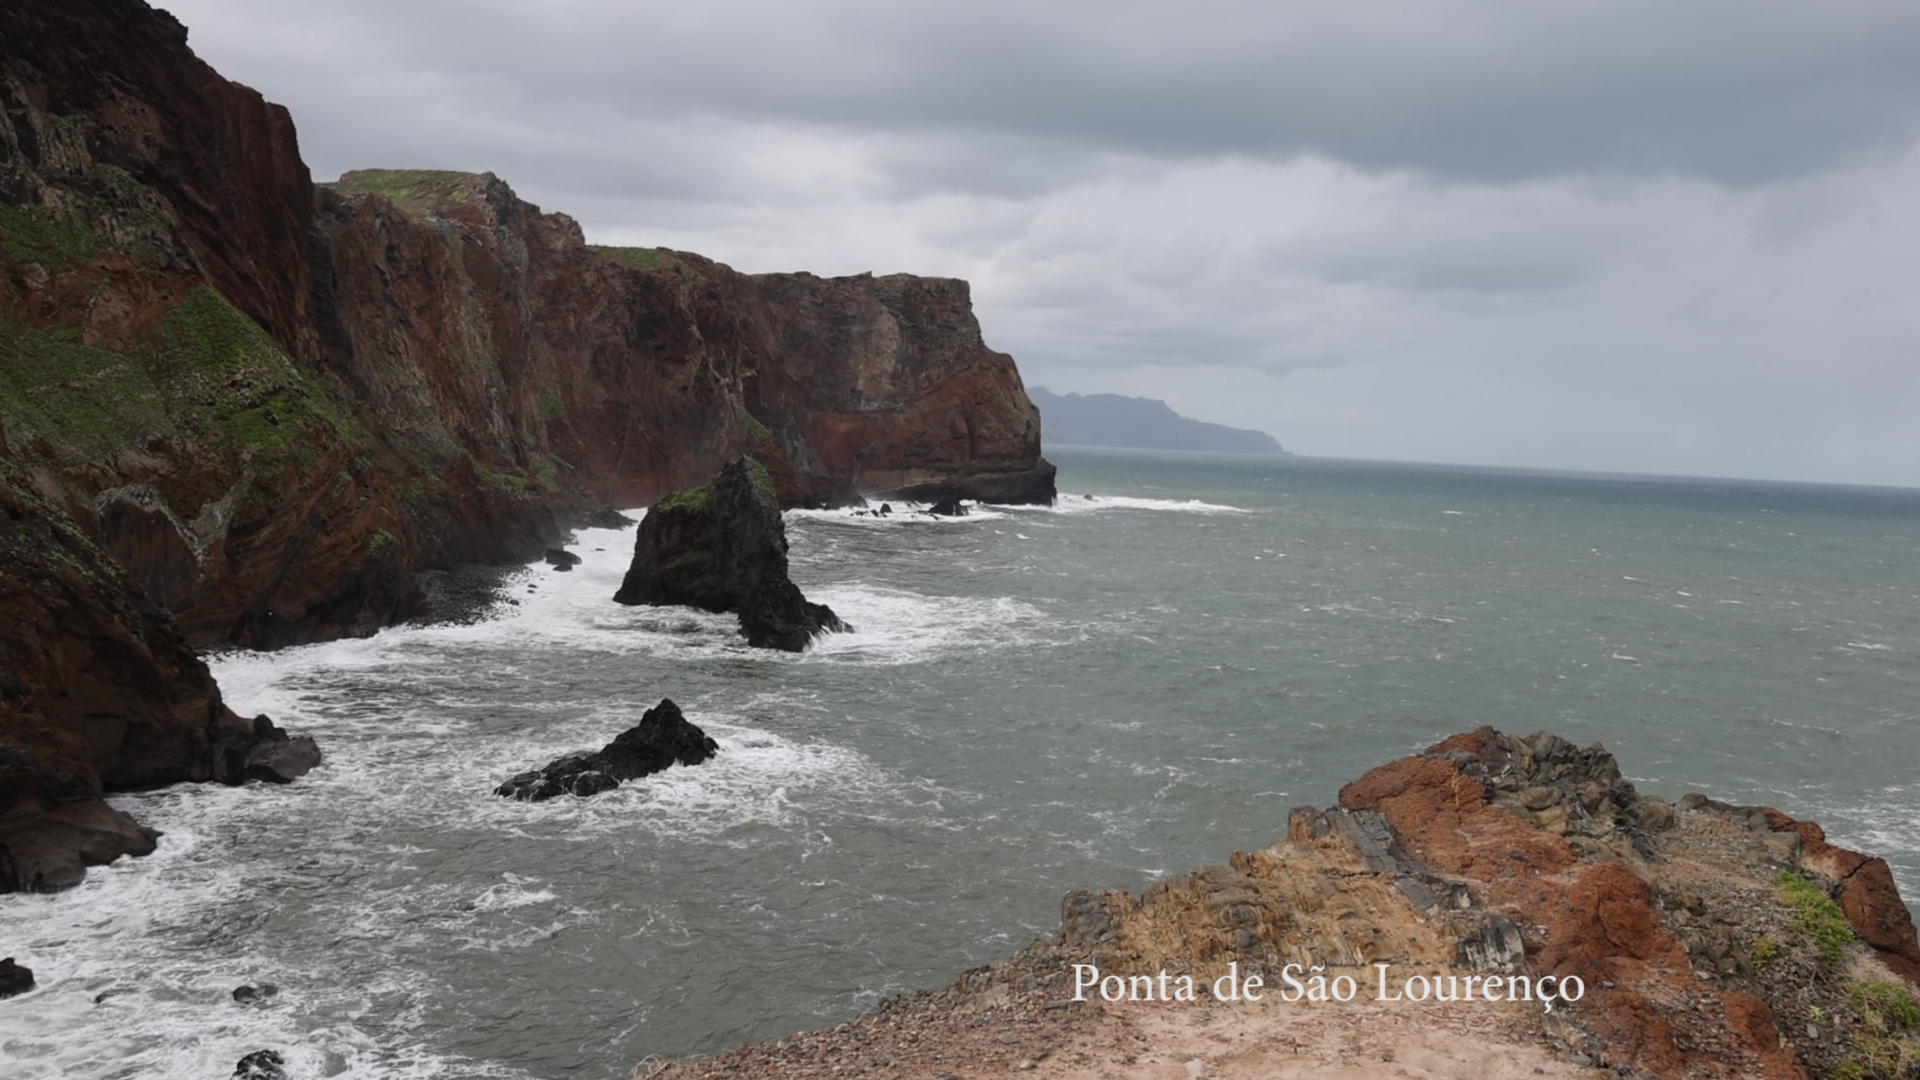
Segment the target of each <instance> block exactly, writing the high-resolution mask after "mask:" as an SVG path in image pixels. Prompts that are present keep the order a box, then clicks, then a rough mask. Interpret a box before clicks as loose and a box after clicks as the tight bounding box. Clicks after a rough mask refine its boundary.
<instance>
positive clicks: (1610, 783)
mask: <svg viewBox="0 0 1920 1080" xmlns="http://www.w3.org/2000/svg"><path fill="white" fill-rule="evenodd" d="M1917 950H1920V945H1917V944H1916V941H1915V936H1914V929H1913V923H1912V920H1911V918H1910V916H1909V915H1908V912H1907V909H1906V907H1905V906H1904V905H1903V904H1902V903H1901V902H1900V899H1899V895H1898V892H1897V890H1895V889H1894V888H1893V887H1892V880H1891V875H1890V874H1888V873H1887V872H1886V864H1885V863H1884V862H1883V861H1881V860H1878V859H1874V858H1871V857H1869V856H1865V855H1861V854H1859V853H1856V852H1850V851H1846V850H1845V849H1841V848H1837V847H1834V846H1833V845H1830V844H1828V843H1827V842H1826V839H1825V837H1824V835H1823V834H1822V833H1821V830H1820V829H1819V827H1818V826H1817V825H1813V824H1812V823H1809V822H1801V821H1795V820H1794V819H1792V818H1790V817H1788V816H1787V815H1785V814H1782V813H1780V812H1779V811H1777V810H1773V809H1770V808H1766V807H1736V806H1729V805H1727V804H1725V803H1720V802H1716V801H1714V800H1712V799H1708V798H1706V797H1704V796H1698V795H1690V796H1688V797H1686V798H1684V799H1682V800H1680V801H1679V802H1678V803H1670V802H1668V801H1666V800H1665V799H1661V798H1659V797H1656V796H1643V795H1641V794H1639V793H1638V792H1637V791H1636V790H1635V789H1634V787H1633V785H1632V784H1630V783H1628V782H1627V781H1626V780H1624V779H1623V778H1622V777H1621V775H1620V771H1619V769H1618V767H1617V765H1616V763H1615V761H1614V759H1613V756H1612V755H1611V754H1609V753H1607V752H1606V751H1605V750H1604V749H1603V748H1601V747H1600V746H1598V745H1594V746H1587V747H1576V746H1574V745H1573V744H1571V743H1568V742H1566V741H1565V740H1562V739H1559V738H1556V737H1554V736H1552V735H1550V734H1545V733H1540V734H1535V735H1532V736H1528V737H1526V738H1517V737H1514V736H1510V735H1505V734H1502V733H1500V732H1497V731H1494V730H1492V729H1490V728H1483V729H1481V730H1479V731H1476V732H1473V733H1470V734H1467V735H1461V736H1456V737H1454V738H1451V739H1448V740H1446V741H1444V742H1441V743H1439V744H1437V745H1435V746H1433V747H1431V748H1429V749H1428V750H1427V751H1425V752H1424V753H1421V754H1416V755H1413V756H1411V757H1407V758H1403V759H1401V760H1399V761H1395V762H1391V763H1389V764H1387V765H1383V766H1381V767H1379V768H1377V769H1374V770H1373V771H1371V772H1369V773H1367V774H1366V775H1365V776H1363V777H1361V778H1360V779H1358V780H1356V781H1355V782H1353V783H1352V784H1349V785H1347V787H1345V788H1344V789H1342V791H1341V793H1340V804H1339V805H1338V806H1335V807H1331V808H1328V809H1325V810H1316V809H1311V808H1301V809H1296V810H1294V811H1293V812H1292V814H1291V816H1290V819H1289V822H1288V829H1287V835H1286V836H1285V837H1284V838H1283V839H1281V840H1279V841H1278V842H1276V843H1274V844H1273V845H1271V846H1270V847H1267V848H1264V849H1262V850H1258V851H1251V852H1239V853H1236V854H1235V855H1233V857H1232V858H1231V859H1230V860H1229V861H1228V863H1227V864H1226V865H1222V866H1209V867H1202V868H1200V869H1198V870H1193V871H1189V872H1188V873H1185V874H1181V875H1178V876H1176V877H1173V878H1169V879H1166V880H1164V881H1160V882H1157V883H1155V884H1153V885H1151V886H1149V887H1147V888H1146V889H1145V890H1143V891H1142V892H1141V893H1140V894H1139V895H1138V896H1135V895H1133V894H1130V893H1126V892H1105V893H1088V892H1076V893H1071V894H1069V895H1068V896H1067V897H1066V898H1065V899H1064V900H1063V901H1062V904H1061V927H1060V930H1059V932H1058V933H1056V934H1055V935H1054V936H1053V938H1052V939H1051V940H1047V941H1040V942H1035V943H1034V944H1033V945H1031V946H1029V947H1028V948H1026V949H1024V950H1022V951H1020V952H1019V953H1017V954H1015V955H1014V956H1012V957H1010V958H1008V959H1006V960H1003V961H1000V962H997V963H994V964H991V965H988V966H986V967H982V968H978V969H975V970H973V971H969V972H967V973H966V974H965V975H963V976H961V978H960V979H959V980H958V981H957V982H956V983H955V984H954V985H952V986H950V987H947V988H944V989H941V990H935V991H925V992H921V993H918V994H914V995H909V996H907V997H904V998H897V999H892V1000H889V1001H886V1002H883V1003H882V1004H881V1005H880V1006H879V1007H878V1008H876V1009H874V1010H873V1011H871V1012H869V1013H866V1014H864V1015H862V1016H860V1017H857V1018H855V1019H854V1020H852V1021H849V1022H848V1023H846V1024H843V1025H840V1026H838V1027H835V1028H833V1029H830V1030H824V1031H818V1032H804V1033H801V1034H798V1035H794V1036H790V1037H788V1038H785V1039H781V1040H779V1041H778V1042H775V1043H763V1044H755V1045H751V1046H745V1047H741V1048H738V1049H736V1050H732V1051H729V1052H727V1053H725V1054H722V1055H719V1056H718V1057H715V1058H711V1059H704V1060H695V1061H686V1062H678V1063H672V1064H671V1069H670V1070H669V1071H668V1072H667V1073H666V1075H669V1076H673V1077H681V1076H689V1077H691V1076H699V1077H768V1076H783V1077H797V1076H840V1077H858V1076H902V1075H904V1076H938V1075H943V1074H945V1075H951V1076H954V1077H965V1078H973V1077H991V1076H1004V1075H1009V1074H1013V1073H1024V1072H1032V1073H1034V1075H1038V1076H1055V1077H1071V1078H1082V1077H1084V1078H1087V1080H1092V1078H1094V1077H1100V1076H1108V1075H1128V1076H1132V1075H1140V1076H1166V1077H1169V1078H1175V1077H1199V1076H1217V1077H1248V1078H1253V1077H1261V1078H1267V1077H1294V1076H1298V1077H1318V1078H1324V1077H1372V1076H1395V1075H1410V1076H1450V1077H1463V1078H1464V1077H1470V1076H1471V1077H1516V1078H1518V1077H1523V1076H1534V1075H1549V1076H1580V1077H1588V1078H1591V1080H1599V1078H1600V1077H1642V1078H1645V1077H1657V1078H1660V1080H1704V1078H1709V1077H1714V1078H1727V1080H1734V1078H1741V1080H1745V1078H1767V1080H1790V1078H1799V1077H1812V1078H1845V1080H1864V1078H1868V1077H1912V1076H1915V1075H1920V1006H1917V1005H1916V999H1915V994H1916V987H1915V985H1914V971H1913V968H1912V961H1913V959H1914V958H1915V956H1916V955H1920V951H1917ZM1381 965H1385V967H1384V968H1383V967H1382V966H1381ZM1096 972H1097V977H1098V979H1099V980H1101V981H1100V982H1093V981H1091V980H1092V979H1093V978H1094V976H1095V973H1096ZM1163 973H1164V975H1163ZM1182 976H1185V977H1187V978H1188V979H1190V980H1191V981H1190V982H1189V983H1188V984H1187V985H1188V986H1190V987H1192V988H1193V989H1195V990H1196V991H1197V993H1195V994H1193V995H1191V999H1190V1000H1189V999H1179V998H1177V997H1176V998H1175V999H1174V1000H1168V998H1169V997H1174V995H1177V993H1178V988H1179V987H1180V985H1181V983H1180V978H1181V977H1182ZM1341 976H1345V977H1347V978H1348V979H1349V980H1350V982H1349V983H1347V984H1344V985H1345V986H1346V987H1350V989H1349V990H1348V996H1349V998H1350V1000H1338V999H1336V998H1334V997H1332V996H1330V995H1331V994H1333V993H1338V991H1339V989H1340V988H1341V987H1342V984H1340V983H1338V982H1337V980H1338V979H1340V977H1341ZM1316 977H1317V979H1316ZM1252 978H1258V979H1260V980H1261V982H1262V983H1263V985H1261V986H1259V987H1258V988H1257V989H1256V990H1255V992H1256V993H1258V994H1260V995H1261V1000H1260V1001H1259V1002H1253V1001H1250V1000H1247V999H1246V997H1245V996H1244V995H1242V996H1240V997H1239V998H1238V999H1237V1000H1220V999H1219V998H1216V997H1215V995H1216V994H1217V993H1220V992H1221V991H1222V990H1223V989H1228V988H1230V987H1232V986H1239V987H1241V988H1243V989H1244V988H1245V987H1246V986H1247V984H1248V982H1249V980H1250V979H1252ZM1289 978H1292V979H1293V980H1295V981H1294V982H1293V983H1291V984H1290V983H1289V982H1288V979H1289ZM1109 979H1111V980H1112V981H1106V980H1109ZM1416 979H1417V980H1418V981H1417V982H1416ZM1221 980H1231V982H1222V981H1221ZM1329 986H1331V987H1334V989H1333V990H1331V991H1329V990H1322V989H1321V988H1324V987H1329ZM1382 986H1385V987H1386V990H1387V993H1386V994H1385V995H1383V994H1382V993H1381V991H1380V987H1382ZM1416 986H1417V987H1418V988H1419V993H1420V995H1421V997H1422V998H1423V999H1424V1000H1414V999H1413V994H1414V993H1415V987H1416ZM1517 986H1524V987H1526V991H1527V992H1526V996H1525V997H1524V998H1523V999H1521V1000H1509V999H1510V998H1513V997H1515V996H1517V994H1516V990H1515V988H1516V987H1517ZM1490 987H1491V988H1497V990H1493V989H1489V988H1490ZM1170 988H1171V989H1172V993H1171V994H1170V993H1169V989H1170ZM1576 988H1577V989H1576ZM1316 990H1320V993H1319V996H1317V997H1316V996H1315V992H1316ZM1108 991H1111V993H1109V992H1108ZM1549 991H1550V993H1549ZM1489 998H1497V999H1498V1000H1489ZM1149 999H1151V1000H1149ZM1549 999H1550V1003H1551V1004H1552V1005H1553V1008H1552V1009H1551V1010H1548V1009H1547V1008H1546V1007H1545V1006H1546V1005H1547V1004H1548V1003H1549ZM666 1064H668V1063H665V1062H662V1061H657V1060H656V1061H654V1062H653V1063H651V1065H650V1066H649V1067H650V1068H651V1069H654V1070H656V1074H657V1069H658V1067H659V1066H662V1065H666ZM646 1071H647V1070H643V1074H645V1073H646Z"/></svg>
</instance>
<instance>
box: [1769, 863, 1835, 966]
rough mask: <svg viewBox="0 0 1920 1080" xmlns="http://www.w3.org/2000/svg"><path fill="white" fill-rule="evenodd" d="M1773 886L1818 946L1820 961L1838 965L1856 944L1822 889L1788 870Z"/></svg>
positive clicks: (1831, 901)
mask: <svg viewBox="0 0 1920 1080" xmlns="http://www.w3.org/2000/svg"><path fill="white" fill-rule="evenodd" d="M1773 883H1774V885H1775V886H1776V887H1778V888H1779V890H1780V899H1781V900H1782V901H1783V902H1784V903H1785V904H1786V905H1787V906H1788V907H1790V908H1792V909H1793V915H1794V920H1795V922H1797V923H1798V924H1799V926H1800V929H1801V930H1802V931H1804V932H1805V933H1806V934H1807V936H1809V937H1811V938H1813V941H1814V944H1815V945H1818V946H1819V947H1820V962H1821V963H1823V964H1826V965H1827V966H1828V967H1833V966H1836V965H1838V964H1839V963H1840V959H1841V957H1842V955H1844V953H1845V951H1846V948H1847V946H1849V945H1852V944H1853V943H1854V941H1855V936H1854V933H1853V927H1852V926H1851V925H1849V924H1848V922H1847V917H1846V916H1845V915H1844V914H1842V913H1841V911H1840V905H1839V904H1836V903H1834V902H1833V897H1831V896H1828V895H1827V892H1826V890H1825V889H1822V888H1821V887H1820V886H1818V885H1816V884H1814V883H1813V882H1811V881H1808V880H1807V879H1806V878H1803V877H1801V876H1799V875H1798V874H1795V873H1793V872H1792V871H1789V870H1782V871H1780V873H1779V874H1778V875H1777V876H1775V878H1774V879H1773Z"/></svg>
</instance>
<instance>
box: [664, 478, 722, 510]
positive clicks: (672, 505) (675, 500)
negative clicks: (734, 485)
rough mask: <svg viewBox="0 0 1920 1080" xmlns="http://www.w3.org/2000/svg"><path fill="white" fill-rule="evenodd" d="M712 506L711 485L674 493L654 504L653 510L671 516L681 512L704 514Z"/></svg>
mask: <svg viewBox="0 0 1920 1080" xmlns="http://www.w3.org/2000/svg"><path fill="white" fill-rule="evenodd" d="M712 505H713V485H712V484H708V485H707V486H706V487H697V488H688V489H687V490H685V491H676V492H674V493H673V494H671V495H669V496H667V497H666V498H664V499H661V500H660V501H659V502H657V503H654V504H653V508H654V509H655V510H658V511H660V512H661V513H663V514H672V513H681V512H686V513H690V514H704V513H706V512H707V510H708V508H709V507H711V506H712Z"/></svg>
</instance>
